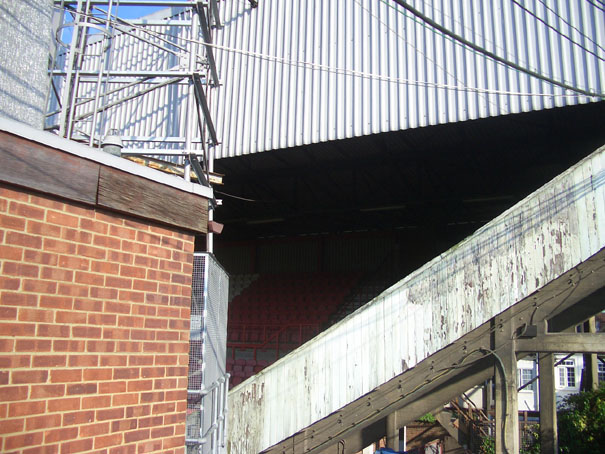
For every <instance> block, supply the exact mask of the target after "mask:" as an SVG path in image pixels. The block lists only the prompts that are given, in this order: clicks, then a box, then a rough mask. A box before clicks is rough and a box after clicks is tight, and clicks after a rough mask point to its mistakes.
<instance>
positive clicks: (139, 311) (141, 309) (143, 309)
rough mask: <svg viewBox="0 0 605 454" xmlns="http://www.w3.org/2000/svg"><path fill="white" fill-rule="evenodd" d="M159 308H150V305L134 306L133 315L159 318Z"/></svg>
mask: <svg viewBox="0 0 605 454" xmlns="http://www.w3.org/2000/svg"><path fill="white" fill-rule="evenodd" d="M157 312H158V311H157V307H156V306H150V305H148V304H134V305H133V306H132V314H133V315H143V316H145V317H155V316H157V315H158V314H157Z"/></svg>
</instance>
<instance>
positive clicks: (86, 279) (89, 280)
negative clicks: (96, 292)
mask: <svg viewBox="0 0 605 454" xmlns="http://www.w3.org/2000/svg"><path fill="white" fill-rule="evenodd" d="M104 280H105V278H104V277H103V276H102V275H101V274H94V273H85V272H83V271H78V272H77V273H76V279H75V281H76V282H77V283H78V284H88V285H97V286H102V285H103V282H104Z"/></svg>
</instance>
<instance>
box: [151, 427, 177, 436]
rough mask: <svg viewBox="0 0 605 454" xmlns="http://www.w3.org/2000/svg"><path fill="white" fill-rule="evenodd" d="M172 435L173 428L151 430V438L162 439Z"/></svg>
mask: <svg viewBox="0 0 605 454" xmlns="http://www.w3.org/2000/svg"><path fill="white" fill-rule="evenodd" d="M172 435H174V426H166V427H156V428H155V429H151V438H164V437H171V436H172Z"/></svg>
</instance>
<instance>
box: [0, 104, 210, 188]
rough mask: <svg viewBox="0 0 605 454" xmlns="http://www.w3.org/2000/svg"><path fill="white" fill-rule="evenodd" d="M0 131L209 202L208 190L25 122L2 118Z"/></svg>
mask: <svg viewBox="0 0 605 454" xmlns="http://www.w3.org/2000/svg"><path fill="white" fill-rule="evenodd" d="M0 131H4V132H7V133H9V134H13V135H16V136H19V137H23V138H24V139H28V140H31V141H33V142H36V143H39V144H42V145H47V146H49V147H51V148H56V149H58V150H61V151H64V152H66V153H69V154H72V155H75V156H79V157H81V158H84V159H88V160H89V161H94V162H97V163H99V164H103V165H105V166H108V167H113V168H114V169H118V170H122V171H124V172H127V173H130V174H132V175H137V176H139V177H141V178H145V179H147V180H151V181H154V182H156V183H160V184H163V185H166V186H171V187H173V188H176V189H179V190H181V191H185V192H189V193H191V194H196V195H199V196H201V197H205V198H207V199H212V198H213V197H214V191H213V190H212V188H209V187H206V186H202V185H200V184H196V183H191V182H188V181H185V180H184V179H182V178H179V177H177V176H174V175H168V174H166V173H163V172H160V171H159V170H155V169H151V168H149V167H145V166H142V165H140V164H136V163H134V162H132V161H129V160H127V159H124V158H120V157H118V156H114V155H111V154H109V153H105V152H104V151H101V150H97V149H94V148H91V147H89V146H87V145H82V144H80V143H77V142H74V141H72V140H68V139H65V138H63V137H59V136H57V135H55V134H52V133H50V132H46V131H41V130H39V129H35V128H33V127H31V126H29V125H27V124H25V123H21V122H18V121H15V120H11V119H9V118H6V117H3V116H0Z"/></svg>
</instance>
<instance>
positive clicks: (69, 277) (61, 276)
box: [41, 266, 74, 282]
mask: <svg viewBox="0 0 605 454" xmlns="http://www.w3.org/2000/svg"><path fill="white" fill-rule="evenodd" d="M41 277H42V279H49V280H53V281H59V282H72V281H73V279H74V272H73V271H70V270H64V269H62V268H51V267H47V266H45V267H43V268H42V276H41Z"/></svg>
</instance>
